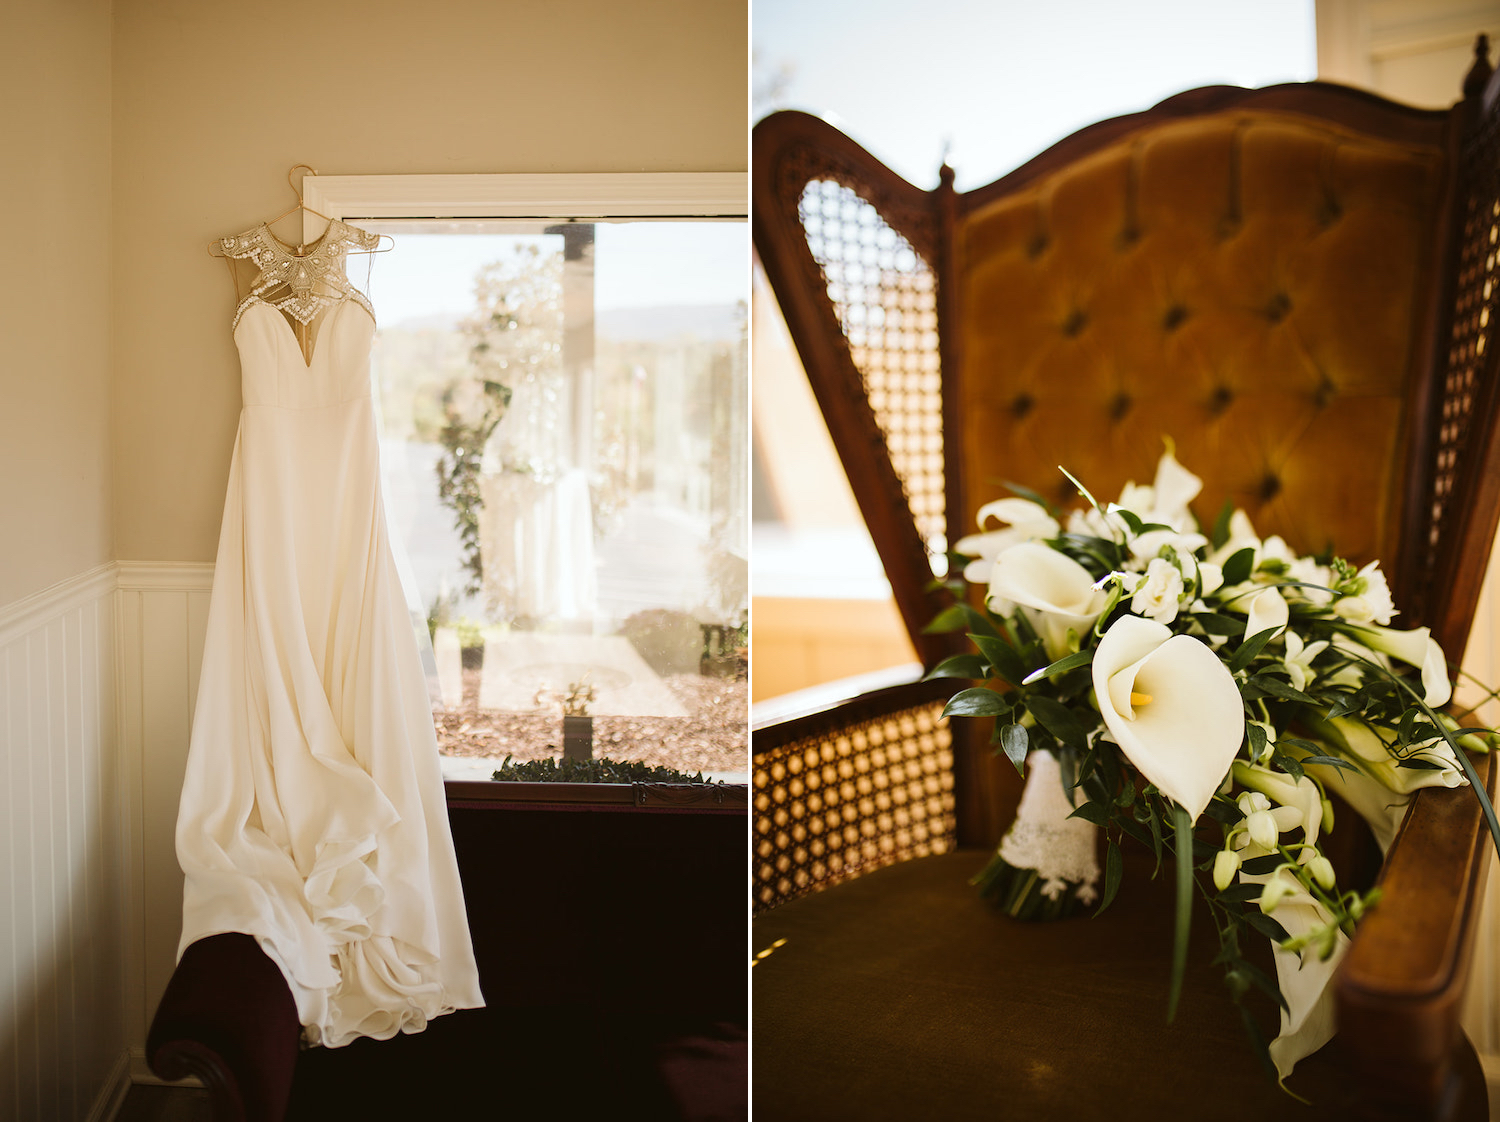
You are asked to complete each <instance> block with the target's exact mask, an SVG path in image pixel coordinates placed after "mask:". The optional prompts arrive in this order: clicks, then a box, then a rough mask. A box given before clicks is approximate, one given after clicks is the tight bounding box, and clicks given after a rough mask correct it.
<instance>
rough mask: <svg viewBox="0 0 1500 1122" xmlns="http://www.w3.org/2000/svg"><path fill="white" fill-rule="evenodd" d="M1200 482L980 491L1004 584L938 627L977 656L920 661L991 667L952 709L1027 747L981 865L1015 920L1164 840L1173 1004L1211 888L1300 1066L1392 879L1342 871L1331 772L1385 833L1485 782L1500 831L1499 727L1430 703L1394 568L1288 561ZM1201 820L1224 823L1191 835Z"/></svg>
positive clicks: (1224, 949) (1017, 759) (1105, 899)
mask: <svg viewBox="0 0 1500 1122" xmlns="http://www.w3.org/2000/svg"><path fill="white" fill-rule="evenodd" d="M1069 478H1072V477H1071V476H1070V477H1069ZM1074 482H1075V483H1076V482H1077V481H1076V480H1075V481H1074ZM1201 486H1202V481H1201V480H1200V479H1199V478H1198V477H1197V476H1195V475H1193V474H1192V473H1191V472H1189V471H1188V470H1187V469H1186V468H1184V467H1183V466H1182V465H1181V464H1179V463H1178V462H1177V460H1176V459H1175V457H1174V456H1173V454H1172V452H1171V451H1170V450H1169V451H1168V452H1167V453H1166V454H1165V455H1163V456H1162V458H1161V461H1160V463H1159V465H1158V467H1157V472H1156V478H1155V481H1154V483H1153V484H1152V485H1151V486H1135V485H1134V484H1127V485H1126V487H1125V491H1124V493H1123V494H1122V495H1121V496H1120V497H1119V500H1118V501H1116V502H1113V503H1110V504H1109V505H1107V506H1105V505H1102V504H1100V503H1099V502H1097V501H1096V500H1095V499H1094V498H1093V496H1092V495H1090V494H1089V493H1088V491H1087V490H1086V489H1085V488H1084V487H1083V486H1082V485H1081V484H1080V485H1079V491H1080V493H1081V494H1082V495H1083V497H1084V498H1085V499H1087V500H1088V503H1089V506H1088V507H1086V508H1084V509H1082V510H1077V511H1074V512H1072V513H1071V514H1070V515H1068V516H1067V518H1066V522H1065V523H1064V522H1063V521H1061V520H1060V518H1061V516H1060V515H1059V513H1058V512H1057V511H1055V510H1053V509H1052V508H1051V507H1050V506H1049V505H1048V504H1047V503H1046V502H1045V501H1044V500H1043V499H1042V498H1041V497H1040V496H1038V495H1036V494H1034V493H1032V492H1028V491H1026V490H1025V489H1024V488H1019V487H1013V488H1012V490H1013V491H1015V492H1016V494H1017V496H1018V497H1016V498H1009V499H1001V500H999V501H998V502H993V503H989V504H987V505H986V506H984V507H983V508H982V509H981V510H980V511H979V525H980V529H981V530H985V529H986V526H987V525H988V524H989V523H991V521H993V522H995V523H1000V524H1002V526H1001V528H998V529H992V530H989V531H988V532H983V533H980V534H977V535H974V536H971V537H968V538H965V539H963V540H962V541H960V542H959V543H958V544H957V547H956V552H958V553H959V554H963V555H966V556H969V557H973V558H976V559H974V560H971V561H970V562H969V563H968V565H967V568H966V569H965V572H964V575H965V577H966V578H967V580H969V581H971V582H975V583H983V584H986V585H988V593H987V595H986V597H985V605H986V609H987V610H980V609H977V608H974V607H972V606H971V605H969V604H968V603H964V602H960V603H958V604H956V605H954V606H953V607H952V608H950V609H948V610H947V611H945V612H944V613H943V614H942V616H940V617H939V619H938V620H936V621H934V623H933V625H932V628H931V629H932V630H959V629H965V630H967V631H968V632H969V633H970V635H969V637H970V638H971V639H972V640H973V642H974V644H975V647H976V648H977V653H974V654H961V655H956V656H954V657H952V658H949V659H947V660H945V661H944V662H942V663H940V664H939V665H938V666H937V667H936V668H935V669H934V670H933V671H932V674H931V675H930V676H932V677H952V678H965V679H970V680H975V681H983V680H986V679H989V680H990V684H989V685H988V686H983V687H977V688H972V689H965V690H963V691H961V692H959V693H958V694H957V695H956V696H954V697H953V699H952V700H951V701H950V702H949V703H948V706H947V709H946V714H948V715H971V716H993V717H994V718H995V731H994V740H995V742H996V744H997V748H996V751H997V752H1004V754H1005V755H1006V756H1007V757H1009V759H1010V760H1011V761H1012V762H1013V763H1014V764H1015V765H1016V767H1017V768H1018V769H1020V770H1021V771H1022V774H1023V775H1025V774H1027V768H1028V766H1029V768H1030V774H1029V776H1028V781H1027V786H1026V790H1025V792H1024V794H1023V796H1022V801H1021V806H1020V812H1019V816H1018V818H1017V820H1016V823H1015V824H1014V825H1013V826H1012V828H1011V830H1010V832H1009V833H1008V834H1007V835H1006V837H1005V840H1004V841H1003V842H1002V843H1001V845H1000V848H999V851H998V852H997V853H996V855H995V857H994V859H993V860H992V861H991V863H990V865H989V867H988V868H987V869H985V871H984V872H983V873H981V874H980V876H979V877H978V878H976V883H978V884H980V885H981V887H982V889H983V891H984V892H985V893H986V894H987V895H990V896H992V897H994V898H996V899H997V900H998V901H999V902H1000V904H1001V905H1002V906H1003V907H1004V908H1005V910H1006V911H1007V912H1009V913H1010V914H1012V915H1014V916H1017V917H1019V918H1039V919H1040V918H1055V917H1058V916H1061V915H1065V914H1067V913H1069V912H1070V911H1073V910H1076V909H1078V908H1079V907H1081V906H1083V905H1086V904H1092V903H1094V902H1095V901H1096V900H1097V902H1098V909H1097V910H1098V911H1103V910H1104V909H1105V908H1106V907H1108V906H1109V904H1110V902H1111V900H1112V899H1113V898H1114V896H1115V893H1116V891H1117V890H1118V888H1119V886H1120V879H1121V872H1122V867H1123V862H1122V860H1121V856H1120V841H1121V840H1123V838H1124V837H1125V836H1127V835H1128V836H1130V837H1132V838H1134V839H1136V840H1137V841H1138V842H1140V843H1141V844H1142V845H1144V846H1146V847H1148V848H1150V849H1151V850H1152V851H1153V852H1154V853H1155V855H1156V860H1157V867H1158V869H1160V866H1161V862H1162V858H1163V853H1164V852H1170V853H1172V854H1173V855H1174V857H1175V868H1176V878H1175V879H1176V888H1177V909H1176V927H1175V945H1174V950H1173V961H1172V983H1171V990H1170V994H1169V998H1168V1009H1169V1012H1168V1016H1169V1018H1170V1017H1171V1016H1172V1015H1173V1014H1174V1013H1175V1010H1176V1005H1177V1000H1178V997H1179V994H1180V992H1181V984H1182V974H1183V970H1184V967H1185V964H1186V954H1187V936H1188V931H1189V924H1190V916H1191V902H1192V894H1193V891H1194V888H1195V886H1196V889H1197V891H1198V892H1200V893H1201V894H1202V895H1203V896H1204V897H1205V899H1206V900H1207V902H1208V906H1209V908H1210V910H1211V911H1212V913H1213V917H1214V920H1215V923H1216V926H1217V927H1218V930H1219V936H1220V943H1221V951H1220V954H1219V956H1218V958H1217V959H1216V961H1217V962H1220V963H1222V964H1223V965H1224V968H1225V973H1226V982H1227V984H1228V987H1229V990H1230V992H1231V994H1232V995H1233V997H1234V999H1235V1001H1236V1002H1239V1001H1240V1000H1241V998H1243V996H1244V995H1245V994H1246V993H1247V992H1249V991H1250V990H1251V989H1259V990H1261V991H1263V992H1264V993H1266V994H1267V995H1268V996H1269V997H1270V998H1271V999H1273V1000H1274V1001H1276V1002H1277V1004H1278V1005H1279V1006H1280V1008H1281V1028H1280V1035H1279V1036H1278V1037H1277V1038H1276V1039H1275V1040H1274V1041H1272V1042H1271V1043H1270V1045H1269V1046H1267V1045H1265V1044H1264V1042H1263V1041H1262V1040H1261V1039H1260V1037H1259V1035H1258V1032H1257V1030H1256V1028H1255V1025H1254V1022H1253V1020H1252V1019H1251V1018H1250V1017H1249V1016H1248V1015H1245V1014H1244V1009H1243V1006H1242V1007H1241V1012H1242V1015H1243V1019H1244V1022H1245V1026H1246V1028H1247V1031H1248V1032H1249V1033H1250V1036H1251V1039H1252V1041H1253V1042H1254V1043H1255V1044H1256V1046H1257V1048H1258V1049H1259V1050H1260V1051H1261V1053H1262V1055H1263V1056H1266V1057H1267V1058H1269V1060H1270V1061H1271V1062H1272V1063H1273V1064H1274V1065H1275V1068H1276V1071H1277V1073H1278V1075H1279V1077H1280V1078H1281V1079H1283V1080H1284V1079H1285V1077H1286V1076H1287V1075H1288V1074H1289V1073H1290V1072H1291V1070H1292V1068H1293V1066H1294V1065H1295V1064H1296V1062H1297V1061H1298V1060H1299V1059H1301V1058H1302V1057H1303V1056H1306V1055H1308V1054H1310V1053H1312V1052H1314V1051H1316V1050H1317V1049H1318V1048H1319V1047H1321V1046H1322V1045H1323V1044H1324V1043H1325V1042H1326V1041H1327V1040H1328V1039H1329V1038H1330V1037H1331V1036H1332V1033H1333V1011H1332V995H1331V993H1330V992H1329V988H1328V983H1329V981H1330V980H1331V978H1332V976H1333V972H1334V969H1335V967H1336V966H1337V964H1338V962H1339V960H1340V958H1341V956H1342V955H1343V953H1344V951H1345V949H1346V947H1347V946H1348V941H1349V936H1350V935H1351V934H1352V933H1353V930H1354V925H1355V923H1356V922H1357V921H1358V920H1359V918H1360V916H1361V915H1362V914H1363V913H1364V912H1365V911H1367V910H1368V909H1369V908H1371V907H1372V906H1373V905H1374V904H1375V903H1376V900H1377V898H1378V895H1379V890H1378V889H1374V890H1371V891H1369V892H1364V893H1361V892H1356V891H1350V890H1346V889H1345V888H1344V887H1342V886H1340V885H1339V884H1338V882H1337V878H1336V877H1335V874H1334V870H1333V867H1332V865H1331V864H1330V863H1329V861H1328V859H1327V857H1325V856H1324V854H1323V852H1322V850H1321V848H1320V839H1321V838H1322V837H1323V836H1325V835H1327V834H1328V833H1330V832H1331V831H1332V829H1333V826H1334V822H1333V812H1332V805H1331V803H1330V802H1329V800H1328V797H1327V795H1328V792H1329V791H1337V792H1338V793H1339V794H1340V795H1341V796H1342V797H1343V798H1344V799H1345V801H1346V802H1347V803H1348V804H1349V805H1350V806H1351V807H1353V808H1354V809H1355V810H1356V812H1358V813H1359V814H1360V815H1361V816H1363V817H1364V818H1365V819H1366V820H1367V821H1368V822H1369V823H1370V825H1371V828H1372V831H1373V833H1374V835H1375V838H1376V840H1377V841H1378V842H1379V844H1380V845H1381V848H1382V849H1383V850H1384V849H1386V848H1387V847H1389V845H1390V843H1391V840H1392V838H1393V837H1394V836H1395V832H1396V828H1397V826H1398V825H1399V823H1400V820H1401V816H1402V814H1403V813H1404V811H1405V807H1406V803H1407V802H1408V801H1409V800H1410V798H1411V794H1412V792H1413V791H1415V790H1417V789H1418V788H1421V787H1428V786H1444V787H1455V786H1460V785H1463V784H1466V783H1470V782H1472V783H1473V786H1474V791H1475V794H1476V795H1477V796H1478V797H1479V799H1480V800H1481V802H1482V804H1483V807H1484V811H1485V814H1486V816H1487V818H1488V820H1489V824H1490V829H1491V831H1492V832H1493V833H1494V834H1495V836H1496V843H1497V845H1500V824H1497V823H1496V820H1495V815H1494V811H1493V809H1492V808H1491V807H1490V805H1489V801H1488V799H1487V798H1486V797H1485V793H1484V787H1483V785H1482V784H1481V783H1480V782H1478V780H1477V777H1476V776H1475V773H1474V770H1473V766H1472V765H1471V764H1470V762H1469V760H1468V758H1467V756H1466V755H1465V754H1464V752H1463V751H1461V750H1460V747H1463V748H1469V749H1473V750H1484V749H1485V748H1486V746H1487V745H1486V741H1485V739H1484V738H1483V737H1482V736H1481V735H1480V734H1479V733H1478V731H1477V730H1460V729H1458V727H1457V725H1456V723H1455V722H1454V721H1453V720H1452V719H1451V718H1450V717H1448V716H1447V715H1446V714H1444V713H1441V712H1439V711H1438V708H1439V707H1440V706H1443V705H1445V704H1446V703H1447V702H1448V700H1449V698H1450V695H1451V693H1452V687H1451V685H1450V682H1449V678H1448V671H1447V663H1446V660H1445V659H1444V656H1443V652H1442V650H1441V649H1439V647H1438V644H1437V643H1436V642H1435V641H1434V640H1433V639H1432V638H1431V637H1430V635H1429V634H1428V630H1427V628H1425V627H1419V628H1415V629H1411V630H1402V629H1398V628H1392V627H1390V626H1389V624H1390V622H1391V620H1392V618H1393V617H1394V616H1395V615H1396V614H1397V612H1396V609H1395V607H1394V606H1393V604H1392V603H1391V595H1390V591H1389V589H1388V587H1387V585H1386V579H1385V576H1384V574H1383V573H1382V572H1381V571H1380V567H1379V563H1378V562H1371V563H1370V564H1368V565H1365V566H1364V567H1362V568H1355V567H1354V566H1353V565H1350V564H1349V563H1348V562H1346V561H1344V560H1343V559H1341V558H1338V557H1305V556H1298V555H1296V554H1295V553H1293V552H1292V551H1291V549H1289V548H1288V546H1287V544H1286V543H1285V542H1284V541H1282V540H1281V539H1280V538H1279V537H1270V538H1266V539H1264V540H1262V539H1261V538H1259V537H1257V536H1256V534H1255V531H1254V529H1253V527H1252V526H1251V524H1250V520H1249V519H1248V518H1247V517H1246V515H1245V513H1244V512H1243V511H1238V510H1233V509H1231V508H1230V507H1229V506H1228V505H1226V507H1225V509H1224V511H1223V512H1222V513H1221V514H1220V516H1219V518H1218V520H1217V522H1216V523H1215V525H1214V526H1213V527H1212V529H1211V531H1210V532H1208V533H1203V532H1201V530H1200V528H1199V526H1198V524H1197V522H1196V521H1195V519H1194V517H1193V515H1192V513H1191V512H1190V511H1189V509H1188V504H1189V503H1190V502H1192V500H1193V499H1194V498H1195V497H1196V496H1197V494H1198V492H1199V490H1200V488H1201ZM955 587H956V590H958V591H960V594H961V590H962V584H961V583H957V584H956V586H955ZM1204 819H1209V820H1211V821H1212V822H1213V823H1217V825H1218V827H1219V832H1220V834H1221V836H1222V842H1221V844H1219V845H1217V846H1215V845H1211V844H1209V843H1207V842H1205V841H1203V840H1201V839H1200V838H1199V836H1198V834H1199V830H1198V828H1199V827H1200V826H1206V825H1207V823H1205V822H1204ZM1101 830H1102V831H1103V833H1104V836H1105V845H1104V851H1105V860H1104V870H1103V880H1104V883H1103V886H1102V889H1101V888H1099V887H1098V885H1097V882H1098V879H1099V872H1100V871H1099V866H1098V859H1097V856H1096V854H1097V850H1098V846H1097V837H1098V832H1099V831H1101ZM1207 832H1208V831H1207V830H1205V831H1204V833H1205V834H1206V833H1207ZM1095 914H1097V912H1096V913H1095ZM1252 932H1253V933H1256V934H1258V935H1260V936H1264V937H1268V938H1269V939H1270V940H1271V941H1272V943H1273V945H1274V947H1275V952H1274V957H1275V964H1276V977H1275V978H1274V979H1273V978H1271V977H1270V976H1268V975H1267V974H1266V973H1265V972H1264V971H1262V970H1260V969H1259V968H1258V967H1257V966H1255V965H1254V964H1253V963H1252V962H1250V961H1249V960H1248V959H1247V958H1246V957H1245V956H1244V954H1243V953H1242V947H1243V945H1244V940H1245V939H1246V938H1249V937H1252V936H1251V933H1252Z"/></svg>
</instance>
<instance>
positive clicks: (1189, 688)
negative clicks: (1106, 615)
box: [1093, 615, 1245, 821]
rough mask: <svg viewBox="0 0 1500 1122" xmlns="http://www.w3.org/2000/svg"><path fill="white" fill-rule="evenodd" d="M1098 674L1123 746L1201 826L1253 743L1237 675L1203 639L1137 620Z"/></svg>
mask: <svg viewBox="0 0 1500 1122" xmlns="http://www.w3.org/2000/svg"><path fill="white" fill-rule="evenodd" d="M1093 673H1094V693H1095V695H1096V696H1097V699H1098V703H1099V715H1100V716H1101V717H1103V718H1104V723H1105V725H1106V727H1107V728H1108V729H1109V731H1110V734H1111V735H1112V736H1113V737H1114V739H1115V743H1117V744H1119V746H1120V750H1121V751H1122V752H1124V753H1125V756H1126V758H1128V759H1129V760H1130V762H1131V763H1132V764H1134V765H1135V767H1136V769H1137V770H1138V771H1140V773H1141V774H1142V775H1144V776H1145V777H1146V778H1147V779H1149V780H1150V781H1151V782H1152V783H1154V784H1156V786H1157V787H1158V788H1160V789H1161V791H1162V793H1163V794H1165V795H1166V796H1167V797H1168V798H1170V799H1172V800H1173V801H1174V802H1176V803H1177V804H1178V805H1179V806H1181V807H1182V808H1183V809H1184V810H1186V811H1187V812H1188V813H1189V814H1190V815H1191V816H1192V818H1193V819H1194V820H1195V821H1196V820H1197V818H1198V816H1199V815H1200V814H1202V813H1203V809H1204V807H1206V806H1208V803H1209V800H1210V799H1212V798H1213V796H1214V792H1215V791H1216V790H1217V789H1218V786H1219V783H1220V781H1221V780H1222V779H1223V778H1224V773H1225V772H1227V771H1228V770H1229V766H1230V764H1231V763H1232V761H1233V760H1234V756H1235V753H1236V752H1238V751H1239V747H1240V742H1241V741H1242V740H1244V737H1245V709H1244V703H1243V702H1242V701H1241V700H1240V693H1239V690H1238V688H1236V686H1235V684H1234V678H1233V676H1232V675H1231V674H1230V673H1229V671H1228V670H1227V669H1226V668H1225V666H1224V664H1223V663H1222V662H1220V661H1219V658H1218V656H1217V655H1215V654H1214V653H1213V651H1211V650H1210V649H1209V648H1208V647H1207V646H1205V645H1204V644H1203V643H1200V642H1199V641H1198V640H1197V639H1194V638H1192V637H1191V636H1187V635H1173V634H1172V632H1171V631H1170V630H1169V629H1168V628H1167V627H1166V626H1165V625H1163V624H1160V623H1157V622H1155V621H1154V620H1148V619H1142V618H1141V617H1139V616H1133V615H1125V616H1121V617H1120V618H1119V619H1118V620H1116V621H1115V622H1114V624H1113V625H1111V627H1110V629H1109V630H1108V631H1106V632H1105V633H1104V637H1103V638H1102V639H1101V640H1100V641H1099V646H1098V648H1097V649H1096V650H1095V651H1094V664H1093Z"/></svg>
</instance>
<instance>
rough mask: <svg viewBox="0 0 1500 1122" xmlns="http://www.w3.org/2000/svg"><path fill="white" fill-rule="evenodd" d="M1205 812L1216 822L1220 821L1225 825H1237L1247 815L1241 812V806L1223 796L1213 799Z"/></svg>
mask: <svg viewBox="0 0 1500 1122" xmlns="http://www.w3.org/2000/svg"><path fill="white" fill-rule="evenodd" d="M1203 813H1204V814H1206V815H1208V816H1209V817H1210V818H1212V819H1213V820H1214V821H1215V822H1218V823H1220V824H1221V825H1224V826H1233V825H1236V824H1237V823H1238V822H1239V821H1240V820H1241V819H1242V818H1244V817H1245V816H1244V815H1243V814H1242V813H1240V808H1239V807H1237V806H1235V805H1234V803H1233V802H1232V801H1230V800H1229V799H1226V798H1223V797H1222V796H1221V797H1216V798H1214V799H1213V800H1211V801H1210V802H1209V804H1208V806H1207V807H1205V808H1204V810H1203Z"/></svg>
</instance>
